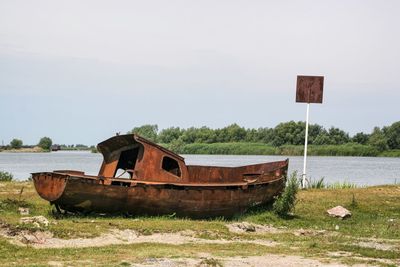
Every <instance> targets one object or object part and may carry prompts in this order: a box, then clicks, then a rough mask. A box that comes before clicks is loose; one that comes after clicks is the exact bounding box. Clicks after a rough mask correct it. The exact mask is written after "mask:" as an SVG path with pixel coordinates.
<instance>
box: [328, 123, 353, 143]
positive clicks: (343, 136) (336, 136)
mask: <svg viewBox="0 0 400 267" xmlns="http://www.w3.org/2000/svg"><path fill="white" fill-rule="evenodd" d="M328 136H329V138H330V140H331V142H332V145H341V144H345V143H348V142H349V141H350V136H349V134H348V133H346V132H345V131H343V130H340V129H339V128H335V127H331V128H329V130H328Z"/></svg>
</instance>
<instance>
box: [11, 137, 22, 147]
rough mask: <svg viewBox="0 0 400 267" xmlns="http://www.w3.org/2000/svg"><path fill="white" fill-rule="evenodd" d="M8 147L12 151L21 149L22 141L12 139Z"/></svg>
mask: <svg viewBox="0 0 400 267" xmlns="http://www.w3.org/2000/svg"><path fill="white" fill-rule="evenodd" d="M10 146H11V148H13V149H19V148H21V147H22V140H20V139H17V138H14V139H13V140H11V142H10Z"/></svg>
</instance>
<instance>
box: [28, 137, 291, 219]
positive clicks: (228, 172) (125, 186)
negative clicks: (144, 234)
mask: <svg viewBox="0 0 400 267" xmlns="http://www.w3.org/2000/svg"><path fill="white" fill-rule="evenodd" d="M97 148H98V150H99V151H100V152H101V153H102V154H103V158H104V160H103V163H102V165H101V167H100V170H99V174H98V175H97V176H90V175H85V174H84V173H83V172H80V171H69V170H60V171H54V172H39V173H33V174H32V178H33V181H34V183H35V188H36V191H37V192H38V193H39V195H40V196H41V197H42V198H44V199H46V200H48V201H50V203H53V204H55V205H57V207H60V208H61V209H64V210H67V211H72V212H74V211H78V212H99V213H121V212H122V213H130V214H140V215H143V214H147V215H165V214H176V215H177V216H183V217H191V218H205V217H215V216H224V217H230V216H233V215H234V214H237V213H242V212H244V211H246V210H247V209H248V208H249V207H252V206H255V205H259V204H265V203H267V202H269V201H271V200H272V199H273V197H274V196H276V195H278V194H279V193H280V192H281V191H282V189H283V188H284V186H285V181H286V175H287V169H288V163H289V162H288V160H285V161H276V162H269V163H262V164H254V165H247V166H240V167H215V166H193V165H186V163H185V160H184V158H183V157H181V156H180V155H177V154H175V153H174V152H172V151H169V150H168V149H165V148H163V147H161V146H159V145H157V144H154V143H152V142H150V141H148V140H146V139H144V138H142V137H140V136H137V135H132V134H128V135H120V136H114V137H112V138H109V139H107V140H105V141H103V142H101V143H100V144H99V145H98V146H97ZM124 175H125V177H124Z"/></svg>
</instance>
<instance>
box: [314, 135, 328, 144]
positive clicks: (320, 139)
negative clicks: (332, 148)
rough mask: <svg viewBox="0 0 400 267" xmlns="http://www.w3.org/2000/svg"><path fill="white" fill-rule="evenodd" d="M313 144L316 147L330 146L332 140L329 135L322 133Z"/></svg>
mask: <svg viewBox="0 0 400 267" xmlns="http://www.w3.org/2000/svg"><path fill="white" fill-rule="evenodd" d="M313 144H314V145H330V144H332V140H331V138H330V137H329V136H328V134H327V133H321V134H319V135H318V136H317V137H316V138H315V139H314V142H313Z"/></svg>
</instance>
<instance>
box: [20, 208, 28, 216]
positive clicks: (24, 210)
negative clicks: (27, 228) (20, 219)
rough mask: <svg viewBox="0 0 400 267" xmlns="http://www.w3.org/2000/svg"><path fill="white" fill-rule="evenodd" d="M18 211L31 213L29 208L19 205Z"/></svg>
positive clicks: (22, 213)
mask: <svg viewBox="0 0 400 267" xmlns="http://www.w3.org/2000/svg"><path fill="white" fill-rule="evenodd" d="M18 211H19V214H21V215H29V208H23V207H19V208H18Z"/></svg>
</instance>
